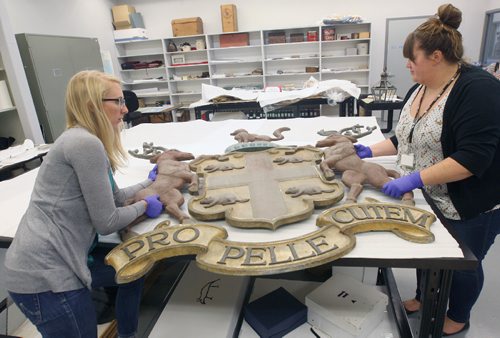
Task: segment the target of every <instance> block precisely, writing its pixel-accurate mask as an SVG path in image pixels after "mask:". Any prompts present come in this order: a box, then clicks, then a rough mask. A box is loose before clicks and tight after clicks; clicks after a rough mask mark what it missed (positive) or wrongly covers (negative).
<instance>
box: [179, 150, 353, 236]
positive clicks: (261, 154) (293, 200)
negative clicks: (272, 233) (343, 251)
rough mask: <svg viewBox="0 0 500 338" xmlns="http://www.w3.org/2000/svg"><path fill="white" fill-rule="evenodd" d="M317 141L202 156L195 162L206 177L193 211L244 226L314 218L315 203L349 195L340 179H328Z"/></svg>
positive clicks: (275, 225) (320, 204) (201, 216)
mask: <svg viewBox="0 0 500 338" xmlns="http://www.w3.org/2000/svg"><path fill="white" fill-rule="evenodd" d="M321 156H322V153H321V151H320V150H318V149H316V148H313V147H298V148H271V149H267V150H263V151H255V152H236V153H230V154H227V155H223V156H214V157H209V158H201V159H200V160H198V161H194V162H193V163H191V168H192V169H193V170H195V171H196V172H197V174H198V176H200V177H202V178H203V184H202V188H201V190H202V191H200V196H199V197H197V198H194V199H191V200H190V202H189V204H188V209H189V213H190V214H191V215H192V216H194V217H195V218H196V219H198V220H200V221H209V220H218V219H224V218H225V219H226V221H227V223H229V224H230V225H232V226H235V227H240V228H269V229H276V228H278V227H280V226H282V225H284V224H290V223H295V222H298V221H301V220H303V219H306V218H309V217H310V216H311V215H312V213H313V211H314V208H315V206H316V207H326V206H331V205H333V204H335V203H337V202H338V201H339V200H341V199H342V198H343V196H344V186H343V185H342V183H341V182H340V181H338V180H331V181H327V180H325V179H324V178H323V177H322V175H321V174H320V172H319V170H318V168H317V163H319V162H320V161H321Z"/></svg>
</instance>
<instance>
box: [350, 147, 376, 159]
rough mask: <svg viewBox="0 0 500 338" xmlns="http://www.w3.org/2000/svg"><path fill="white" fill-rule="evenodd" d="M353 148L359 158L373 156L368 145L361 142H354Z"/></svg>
mask: <svg viewBox="0 0 500 338" xmlns="http://www.w3.org/2000/svg"><path fill="white" fill-rule="evenodd" d="M354 149H356V154H357V155H358V156H359V158H368V157H373V153H372V150H371V149H370V147H367V146H364V145H362V144H355V145H354Z"/></svg>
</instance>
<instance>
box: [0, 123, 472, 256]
mask: <svg viewBox="0 0 500 338" xmlns="http://www.w3.org/2000/svg"><path fill="white" fill-rule="evenodd" d="M357 123H359V124H361V125H364V126H375V125H376V119H375V118H374V117H317V118H304V119H302V118H298V119H287V120H265V119H262V120H225V121H219V122H207V121H202V120H196V121H189V122H180V123H162V124H140V125H138V126H136V127H134V128H130V129H125V130H124V131H123V132H122V140H123V145H124V147H125V149H127V150H133V149H140V150H142V143H143V142H154V144H155V145H157V146H163V147H166V148H175V149H179V150H182V151H187V152H192V153H193V154H194V155H195V156H198V155H208V154H223V153H224V150H225V149H226V148H227V147H228V146H230V145H232V144H234V143H236V141H235V140H234V139H233V136H230V133H231V132H233V131H234V130H236V129H240V128H244V129H246V130H248V131H249V132H251V133H256V134H259V135H272V132H273V131H274V130H275V129H277V128H280V127H289V128H290V129H291V130H290V131H286V132H284V133H283V135H284V137H285V138H284V139H283V140H281V141H276V142H275V143H276V144H279V145H283V146H287V145H314V144H315V143H316V141H318V140H320V139H323V138H324V137H323V136H320V135H318V134H317V132H318V131H319V130H321V129H325V130H331V129H335V130H339V129H341V128H345V127H350V126H353V125H355V124H357ZM383 139H384V136H383V134H382V133H381V132H380V130H379V129H377V130H375V131H374V132H373V133H372V134H370V135H368V136H365V137H363V138H362V139H361V140H360V143H362V144H364V145H369V144H373V143H376V142H378V141H380V140H383ZM375 161H376V162H377V163H379V164H382V165H384V166H386V167H394V162H395V158H394V157H384V158H377V159H376V160H375ZM152 167H153V165H152V164H151V163H149V161H147V160H142V159H136V158H130V159H129V163H128V166H127V167H126V168H123V169H121V170H120V172H118V173H117V174H116V175H115V178H116V181H117V183H118V185H119V186H121V187H125V186H127V185H131V184H134V183H137V182H138V181H141V180H143V179H144V178H146V177H147V175H148V172H149V170H151V168H152ZM36 174H37V170H32V171H30V172H28V173H26V174H23V175H21V176H18V177H16V178H14V179H12V180H9V181H3V182H0V211H1V212H2V222H1V225H0V236H2V237H7V238H12V237H13V236H14V235H15V231H16V229H17V226H18V223H19V220H20V219H21V217H22V215H23V214H24V211H25V210H26V208H27V205H28V202H29V196H30V194H31V190H32V187H33V184H34V180H35V177H36ZM368 196H369V197H374V198H376V199H379V200H380V201H388V202H396V201H395V200H394V199H391V198H390V197H386V196H385V195H384V194H383V193H381V192H379V191H376V190H375V189H372V188H369V187H365V190H364V192H363V193H362V194H361V195H360V198H359V201H363V200H364V198H365V197H368ZM185 198H186V203H185V204H184V206H183V210H184V211H186V212H187V201H188V200H189V198H190V196H189V194H187V193H186V194H185ZM415 202H416V206H417V207H420V208H422V209H426V210H429V211H431V209H430V207H429V206H428V205H427V203H426V202H425V200H424V198H423V196H422V194H421V192H420V191H418V190H416V191H415ZM321 211H323V210H319V211H315V213H314V215H313V217H311V218H310V219H308V220H305V221H302V222H299V223H295V224H290V225H286V226H283V227H280V228H278V229H277V230H275V231H272V230H268V229H239V228H234V227H231V226H228V225H227V224H226V223H225V222H223V221H215V222H206V223H213V224H217V225H221V226H224V227H225V228H226V229H227V231H228V234H229V236H228V239H229V240H235V241H243V242H245V241H247V242H249V241H251V242H260V241H262V242H268V241H274V240H281V239H288V238H293V237H296V236H301V235H304V234H307V233H309V232H312V231H313V230H316V229H317V227H316V225H315V222H316V216H317V215H318V214H319V213H320V212H321ZM167 219H168V220H171V222H172V223H173V224H177V223H178V222H177V221H176V220H174V219H172V218H170V217H169V216H168V215H166V214H163V215H162V216H160V218H158V219H148V220H146V221H144V222H143V223H141V224H139V225H137V226H136V227H135V231H137V232H139V233H144V232H147V231H151V230H152V229H153V228H154V226H155V225H156V224H158V223H159V222H160V221H162V220H167ZM431 231H432V232H433V233H434V235H435V241H434V242H433V243H430V244H417V243H411V242H407V241H405V240H403V239H401V238H399V237H397V236H396V235H394V234H392V233H389V232H371V233H363V234H358V235H356V242H357V243H356V246H355V248H354V249H353V250H352V251H351V252H350V253H349V254H348V255H347V256H346V257H353V258H354V257H356V258H441V257H450V258H454V257H459V258H461V257H463V254H462V251H461V250H460V248H459V247H458V244H457V242H456V241H455V240H454V239H453V237H452V236H451V235H450V234H449V233H448V231H447V230H446V229H445V228H444V226H443V225H442V224H441V223H440V222H439V221H436V222H435V223H434V224H433V225H432V227H431ZM117 238H118V237H117V236H116V235H111V236H106V237H105V238H104V240H105V241H106V240H107V241H116V240H117Z"/></svg>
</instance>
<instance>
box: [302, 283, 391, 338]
mask: <svg viewBox="0 0 500 338" xmlns="http://www.w3.org/2000/svg"><path fill="white" fill-rule="evenodd" d="M387 304H388V297H387V295H385V294H384V293H382V292H380V291H379V290H378V289H377V288H376V287H374V286H369V285H365V284H363V283H360V282H358V281H357V280H356V279H354V278H352V277H349V276H345V275H341V274H336V275H333V276H332V277H331V278H330V279H328V280H327V281H326V282H324V283H323V284H322V285H321V286H320V287H318V288H317V289H315V290H314V291H313V292H311V293H309V294H308V295H307V296H306V305H307V307H308V319H307V320H308V322H309V324H311V325H312V326H315V327H318V328H319V329H320V330H323V331H325V332H326V333H327V334H329V335H331V336H332V337H333V336H335V337H338V336H340V335H339V332H342V336H343V337H344V336H345V337H365V336H367V335H368V334H370V333H371V331H372V330H373V329H374V328H375V327H376V326H378V324H379V323H380V322H381V321H382V318H383V316H384V313H385V311H386V308H387Z"/></svg>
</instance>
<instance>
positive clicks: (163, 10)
mask: <svg viewBox="0 0 500 338" xmlns="http://www.w3.org/2000/svg"><path fill="white" fill-rule="evenodd" d="M444 2H445V1H443V0H421V1H419V2H418V4H417V3H416V2H413V1H412V2H410V1H401V0H350V1H335V0H315V1H309V2H303V1H289V0H272V1H269V0H252V1H248V0H232V1H226V0H224V1H207V0H122V1H120V0H71V1H67V0H44V1H37V0H16V1H6V4H7V10H8V15H9V17H10V19H11V22H12V26H13V27H12V28H13V31H14V33H39V34H53V35H71V36H86V37H96V38H98V39H99V44H100V45H101V48H102V49H103V50H109V51H110V52H111V54H112V57H113V60H114V61H115V64H114V66H115V70H118V69H119V66H118V63H117V62H116V58H115V57H114V56H116V50H115V48H114V45H113V35H112V26H111V21H112V18H111V11H110V8H111V6H112V5H113V4H118V3H120V4H121V3H127V4H130V5H133V6H135V8H136V10H137V11H138V12H141V13H142V15H143V18H144V22H145V24H146V28H147V29H148V31H149V34H150V38H165V37H169V36H172V28H171V20H172V19H176V18H186V17H193V16H199V17H201V18H202V20H203V23H204V30H205V33H209V34H210V33H220V32H221V31H222V28H221V22H220V21H221V19H220V5H221V4H223V3H234V4H235V5H236V7H237V11H238V26H239V30H240V31H247V30H260V29H271V28H286V27H294V26H295V27H299V26H310V25H316V24H318V22H319V21H320V20H321V19H322V18H323V17H325V16H328V15H335V14H338V15H349V14H355V15H360V16H361V17H363V19H364V20H365V21H367V22H371V23H372V43H371V55H372V57H371V65H370V67H371V74H370V82H371V83H374V82H376V81H378V79H379V74H380V72H381V71H382V67H383V60H384V49H385V27H386V19H387V18H396V17H408V16H421V15H430V14H433V13H435V12H436V11H437V8H438V6H439V5H441V4H442V3H444ZM453 4H454V5H455V6H457V7H458V8H460V9H461V10H462V12H463V21H462V25H461V27H460V31H461V32H462V34H463V38H464V46H465V54H466V57H467V58H469V59H470V60H471V61H477V60H478V59H479V53H480V47H481V38H482V33H483V24H484V16H485V15H484V13H485V11H486V10H489V9H494V8H500V0H476V1H470V0H455V1H453ZM284 13H286V15H285V14H284ZM0 17H1V14H0Z"/></svg>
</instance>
